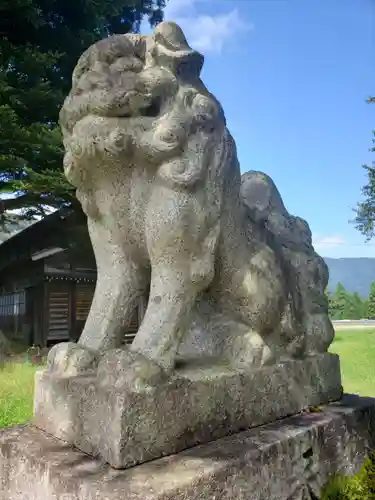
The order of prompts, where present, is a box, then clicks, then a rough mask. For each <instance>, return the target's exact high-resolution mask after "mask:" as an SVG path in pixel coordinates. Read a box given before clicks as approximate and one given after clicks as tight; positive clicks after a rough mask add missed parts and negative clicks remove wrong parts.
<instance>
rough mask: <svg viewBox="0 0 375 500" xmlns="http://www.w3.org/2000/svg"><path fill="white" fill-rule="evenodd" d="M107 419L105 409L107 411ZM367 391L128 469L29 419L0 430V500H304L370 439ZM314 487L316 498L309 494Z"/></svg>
mask: <svg viewBox="0 0 375 500" xmlns="http://www.w3.org/2000/svg"><path fill="white" fill-rule="evenodd" d="M108 420H110V415H108ZM374 438H375V400H373V399H365V398H359V397H356V396H345V397H344V398H343V400H342V401H340V402H338V403H332V404H330V405H327V406H323V407H322V411H321V412H319V413H302V414H301V415H296V416H294V417H290V418H286V419H283V420H279V421H278V422H274V423H272V424H268V425H265V426H261V427H257V428H253V429H249V430H247V431H244V432H241V433H237V434H234V435H232V436H227V437H225V438H222V439H219V440H216V441H213V442H211V443H208V444H205V445H200V446H196V447H194V448H191V449H189V450H185V451H183V452H181V453H178V454H176V455H171V456H169V457H164V458H161V459H159V460H155V461H153V462H149V463H145V464H142V465H139V466H136V467H133V468H130V469H127V470H122V471H119V470H115V469H113V468H111V467H110V466H109V465H108V464H106V463H105V462H104V461H101V460H98V459H94V458H92V457H89V456H87V455H85V454H83V453H81V452H79V451H76V450H75V449H73V448H72V447H71V446H69V445H67V444H66V443H64V442H62V441H59V440H58V439H56V438H54V437H51V436H49V435H47V434H45V433H44V432H43V431H40V430H38V429H37V428H35V427H30V426H25V427H24V426H20V427H14V428H11V429H5V430H1V431H0V500H42V499H43V500H186V499H189V500H212V499H220V500H304V499H307V498H309V499H310V498H318V497H319V493H320V491H321V488H322V486H323V485H324V484H325V483H326V481H327V480H328V478H329V476H330V475H331V474H333V473H336V472H339V471H340V472H343V473H348V474H351V473H355V472H357V470H358V469H359V468H360V466H361V464H362V463H363V461H364V459H365V457H366V455H367V454H368V453H369V452H370V451H372V450H374V448H375V439H374ZM314 495H315V497H314Z"/></svg>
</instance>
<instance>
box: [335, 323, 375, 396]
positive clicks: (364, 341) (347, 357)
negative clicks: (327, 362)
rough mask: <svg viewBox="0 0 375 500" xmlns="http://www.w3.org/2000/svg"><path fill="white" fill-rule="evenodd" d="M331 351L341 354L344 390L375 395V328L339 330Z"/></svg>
mask: <svg viewBox="0 0 375 500" xmlns="http://www.w3.org/2000/svg"><path fill="white" fill-rule="evenodd" d="M330 351H331V352H334V353H337V354H339V355H340V359H341V373H342V381H343V382H342V383H343V386H344V391H345V392H348V393H352V394H359V395H360V396H371V397H375V330H373V329H372V328H366V329H363V330H343V331H341V332H337V333H336V338H335V341H334V342H333V344H332V346H331V348H330Z"/></svg>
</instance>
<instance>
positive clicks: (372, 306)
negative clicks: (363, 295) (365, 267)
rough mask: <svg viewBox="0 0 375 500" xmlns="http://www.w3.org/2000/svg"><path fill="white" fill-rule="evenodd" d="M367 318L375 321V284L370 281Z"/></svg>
mask: <svg viewBox="0 0 375 500" xmlns="http://www.w3.org/2000/svg"><path fill="white" fill-rule="evenodd" d="M367 317H368V318H369V319H375V282H374V281H372V282H371V285H370V294H369V298H368V311H367Z"/></svg>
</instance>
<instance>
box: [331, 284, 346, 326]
mask: <svg viewBox="0 0 375 500" xmlns="http://www.w3.org/2000/svg"><path fill="white" fill-rule="evenodd" d="M348 302H349V298H348V293H347V291H346V290H345V288H344V286H343V285H342V284H341V283H337V286H336V289H335V293H334V296H333V319H346V318H345V315H346V314H347V313H348Z"/></svg>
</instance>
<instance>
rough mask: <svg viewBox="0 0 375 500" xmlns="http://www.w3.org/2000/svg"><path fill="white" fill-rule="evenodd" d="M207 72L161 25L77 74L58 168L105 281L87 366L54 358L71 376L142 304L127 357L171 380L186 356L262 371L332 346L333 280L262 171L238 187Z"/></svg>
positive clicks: (98, 49) (86, 61) (86, 338)
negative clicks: (72, 190) (328, 285)
mask: <svg viewBox="0 0 375 500" xmlns="http://www.w3.org/2000/svg"><path fill="white" fill-rule="evenodd" d="M202 65H203V57H202V56H201V55H200V54H199V53H198V52H196V51H195V50H193V49H192V48H191V47H189V45H188V43H187V41H186V39H185V36H184V34H183V33H182V31H181V30H180V28H179V27H178V26H177V25H175V24H174V23H171V22H166V23H161V24H159V25H158V26H157V27H156V28H155V30H154V32H153V33H152V34H151V35H149V36H141V35H125V36H124V35H118V36H112V37H109V38H107V39H105V40H102V41H100V42H98V43H96V44H95V45H93V46H92V47H90V48H89V49H88V50H87V51H86V52H85V53H84V54H83V55H82V57H81V58H80V60H79V62H78V64H77V67H76V68H75V70H74V73H73V84H72V90H71V92H70V94H69V96H68V97H67V99H66V101H65V103H64V106H63V108H62V110H61V114H60V122H61V127H62V130H63V135H64V145H65V149H66V154H65V159H64V166H65V173H66V176H67V178H68V179H69V181H70V182H71V183H72V184H73V185H74V186H75V187H76V188H77V197H78V199H79V200H80V202H81V204H82V207H83V209H84V211H85V212H86V214H87V217H88V225H89V231H90V235H91V239H92V243H93V248H94V251H95V256H96V261H97V266H98V280H97V287H96V292H95V297H94V300H93V304H92V307H91V311H90V314H89V317H88V320H87V323H86V326H85V329H84V332H83V334H82V337H81V339H80V340H79V344H80V347H81V348H82V349H87V350H88V352H89V355H88V356H84V355H83V354H82V353H81V354H78V352H77V351H76V350H74V349H68V350H66V348H65V347H63V348H62V349H63V351H64V354H63V355H62V356H55V355H56V352H55V351H54V353H53V356H54V357H55V361H54V362H53V363H54V364H56V359H57V360H58V359H60V360H61V363H62V366H69V371H70V372H71V373H72V369H73V371H75V372H76V373H79V372H81V371H82V370H85V369H86V368H90V367H91V366H92V365H93V364H95V361H94V360H93V359H92V353H97V355H100V354H101V353H103V352H104V351H106V350H110V349H115V348H118V347H120V346H121V343H122V338H123V333H124V328H125V327H126V325H127V324H128V323H129V322H130V320H131V318H132V314H133V311H134V308H135V306H136V303H137V301H138V300H139V299H140V298H143V300H144V301H145V302H146V303H147V301H148V306H147V310H146V313H145V316H144V318H143V321H142V324H141V326H140V328H139V331H138V333H137V335H136V337H135V340H134V342H133V344H132V346H131V349H132V351H134V352H135V353H138V354H141V355H142V356H143V359H148V360H149V361H151V362H153V363H155V364H156V365H158V366H160V367H162V368H163V369H164V370H165V371H173V368H174V366H175V363H176V360H177V356H178V354H179V355H180V356H182V357H186V356H190V357H207V356H213V357H218V358H221V359H223V360H225V361H226V362H228V363H231V364H232V365H233V366H245V367H248V368H258V367H260V366H263V365H266V364H269V363H276V362H277V361H278V360H279V359H282V358H283V357H285V356H293V357H297V358H304V357H305V356H306V355H310V354H317V353H322V352H326V350H327V348H328V346H329V345H330V343H331V341H332V338H333V329H332V325H331V323H330V321H329V319H328V315H327V301H326V298H325V296H324V283H325V282H326V281H327V272H326V269H325V268H323V266H322V263H321V262H322V261H321V259H320V260H319V257H318V256H317V255H316V253H315V252H314V249H313V248H312V245H311V241H308V240H309V236H308V235H309V228H308V226H307V224H306V223H305V222H304V221H302V220H301V219H298V218H292V216H290V215H289V214H288V213H287V212H286V210H285V207H284V205H283V203H282V200H281V197H280V195H279V193H278V191H277V189H276V188H275V187H274V186H273V184H272V181H270V180H269V181H267V182H263V187H264V188H265V189H263V190H262V189H260V188H261V187H262V186H260V184H261V183H260V182H259V179H260V177H259V175H258V174H259V173H251V172H250V173H249V174H246V175H245V176H244V177H243V179H242V180H241V174H240V167H239V163H238V160H237V153H236V147H235V143H234V140H233V139H232V137H231V135H230V133H229V131H228V129H227V127H226V122H225V117H224V112H223V110H222V107H221V106H220V103H219V102H218V101H217V100H216V99H215V97H214V96H213V95H212V94H210V92H209V91H208V90H207V89H206V88H205V86H204V85H203V83H202V81H201V79H200V72H201V69H202ZM289 223H292V226H293V227H290V228H289V227H288V224H289ZM306 234H307V236H306ZM291 235H292V238H291V239H292V243H293V245H292V247H291V246H290V244H289V243H288V245H287V247H286V248H285V249H283V248H282V247H283V245H284V243H285V239H288V238H289V237H290V236H291ZM306 241H308V244H307V245H306ZM298 263H299V264H298ZM313 304H319V307H318V309H319V312H317V311H316V310H314V308H312V305H313ZM314 307H315V306H314ZM69 353H70V355H71V356H72V358H73V361H72V362H67V360H66V355H67V354H69ZM129 359H130V358H129ZM141 359H142V358H137V362H136V363H137V364H138V365H139V364H141V361H140V360H141ZM146 364H147V363H146ZM147 366H150V365H147ZM129 369H130V370H132V368H129ZM146 370H147V369H146ZM151 371H152V372H154V371H156V368H155V369H152V370H151Z"/></svg>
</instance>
